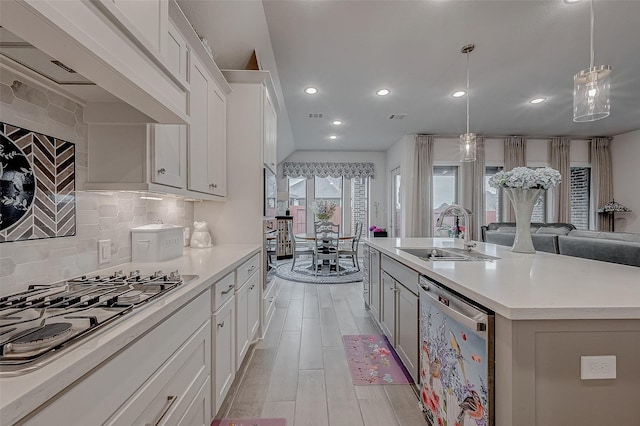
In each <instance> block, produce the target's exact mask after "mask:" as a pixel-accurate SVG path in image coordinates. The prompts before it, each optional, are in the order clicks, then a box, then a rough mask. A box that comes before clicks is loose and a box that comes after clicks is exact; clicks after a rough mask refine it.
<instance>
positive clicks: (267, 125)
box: [263, 88, 278, 173]
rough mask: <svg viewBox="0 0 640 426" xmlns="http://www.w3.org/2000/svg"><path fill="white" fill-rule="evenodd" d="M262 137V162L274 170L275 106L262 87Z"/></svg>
mask: <svg viewBox="0 0 640 426" xmlns="http://www.w3.org/2000/svg"><path fill="white" fill-rule="evenodd" d="M264 91H265V97H264V139H263V145H264V146H263V154H264V160H263V161H264V164H265V165H266V166H267V167H269V169H271V171H272V172H274V173H275V172H276V143H277V138H278V136H277V123H278V117H277V115H276V110H275V107H274V106H273V103H272V102H271V98H270V97H269V92H268V91H267V89H266V88H265V89H264Z"/></svg>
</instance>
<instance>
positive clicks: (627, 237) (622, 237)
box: [598, 232, 640, 243]
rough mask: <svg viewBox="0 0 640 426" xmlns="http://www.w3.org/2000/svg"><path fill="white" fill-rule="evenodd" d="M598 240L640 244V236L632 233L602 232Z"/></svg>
mask: <svg viewBox="0 0 640 426" xmlns="http://www.w3.org/2000/svg"><path fill="white" fill-rule="evenodd" d="M598 238H602V239H606V240H616V241H628V242H632V243H640V234H634V233H631V232H600V235H598Z"/></svg>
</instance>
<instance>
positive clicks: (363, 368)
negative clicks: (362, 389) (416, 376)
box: [342, 334, 413, 386]
mask: <svg viewBox="0 0 640 426" xmlns="http://www.w3.org/2000/svg"><path fill="white" fill-rule="evenodd" d="M342 344H343V345H344V350H345V352H346V355H347V362H348V363H349V370H350V372H351V379H352V380H353V384H354V385H356V386H358V385H391V384H407V383H413V380H412V379H411V376H410V375H409V373H408V372H407V370H406V369H405V368H404V366H403V365H402V363H401V362H400V359H399V358H398V355H397V354H396V352H395V350H394V349H393V348H392V347H391V345H390V344H389V341H388V340H387V338H386V337H385V336H383V335H377V334H374V335H346V336H342Z"/></svg>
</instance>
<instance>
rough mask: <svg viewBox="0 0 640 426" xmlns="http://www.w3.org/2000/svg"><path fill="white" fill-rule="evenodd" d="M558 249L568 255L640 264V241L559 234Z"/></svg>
mask: <svg viewBox="0 0 640 426" xmlns="http://www.w3.org/2000/svg"><path fill="white" fill-rule="evenodd" d="M558 250H559V252H560V254H562V255H566V256H575V257H582V258H585V259H593V260H601V261H604V262H613V263H620V264H622V265H630V266H640V243H636V242H629V241H618V240H611V239H606V238H585V237H583V236H580V237H575V236H571V235H559V236H558Z"/></svg>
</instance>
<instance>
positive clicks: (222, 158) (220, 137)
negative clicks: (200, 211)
mask: <svg viewBox="0 0 640 426" xmlns="http://www.w3.org/2000/svg"><path fill="white" fill-rule="evenodd" d="M226 111H227V107H226V96H225V95H224V93H223V92H222V90H220V89H219V88H218V86H217V85H216V84H215V82H214V81H211V82H210V90H209V147H208V150H207V151H208V159H209V161H208V169H207V173H208V179H209V192H210V193H212V194H214V195H219V196H221V197H224V196H226V195H227V118H226V117H227V116H226Z"/></svg>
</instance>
